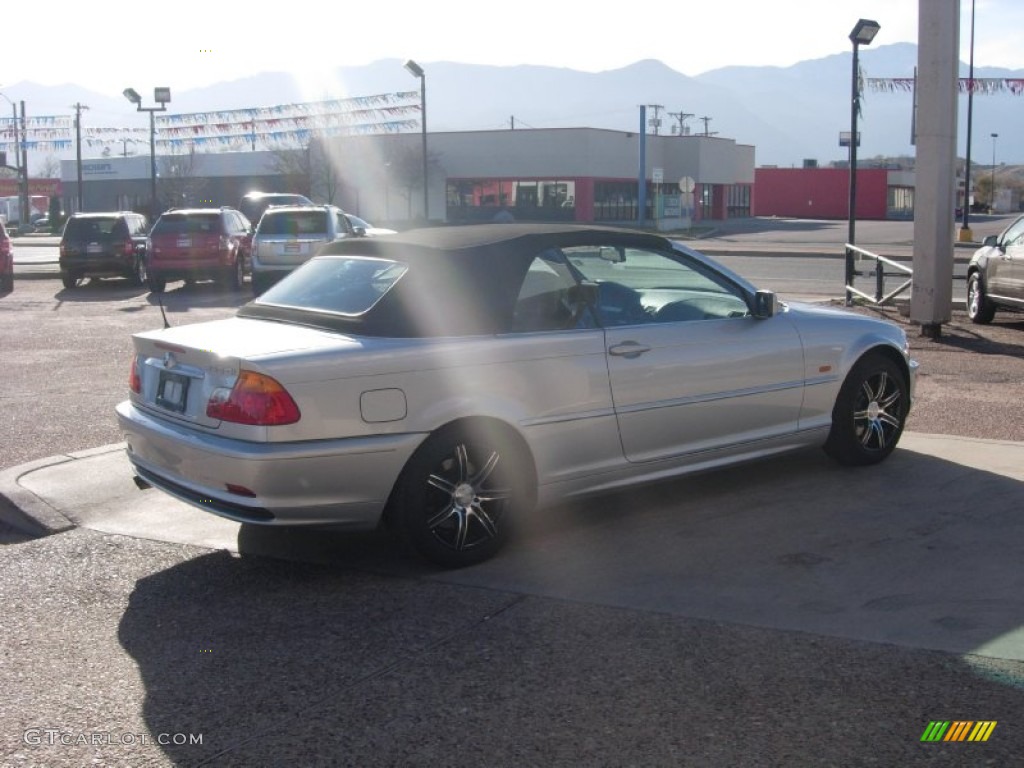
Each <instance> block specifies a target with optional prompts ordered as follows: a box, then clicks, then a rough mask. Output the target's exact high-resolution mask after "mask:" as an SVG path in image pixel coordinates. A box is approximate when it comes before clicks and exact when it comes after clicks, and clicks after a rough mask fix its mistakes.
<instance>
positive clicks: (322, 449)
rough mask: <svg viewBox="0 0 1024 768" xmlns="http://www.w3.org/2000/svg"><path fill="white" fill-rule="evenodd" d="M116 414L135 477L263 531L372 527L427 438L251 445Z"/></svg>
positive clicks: (134, 412) (129, 406) (130, 413)
mask: <svg viewBox="0 0 1024 768" xmlns="http://www.w3.org/2000/svg"><path fill="white" fill-rule="evenodd" d="M116 411H117V418H118V423H119V424H120V427H121V431H122V432H123V433H124V437H125V442H126V443H127V453H128V458H129V460H130V461H131V463H132V465H133V467H134V468H135V470H136V472H137V473H138V475H139V477H141V478H142V479H143V480H145V481H146V482H147V483H149V484H150V485H153V486H154V487H156V488H159V489H160V490H162V491H164V492H165V493H168V494H170V495H171V496H174V497H176V498H178V499H180V500H182V501H185V502H187V503H189V504H191V505H193V506H195V507H198V508H199V509H203V510H205V511H207V512H212V513H214V514H217V515H220V516H221V517H226V518H228V519H231V520H236V521H238V522H244V523H258V524H263V525H327V524H330V525H340V526H346V527H351V528H373V527H375V526H376V525H377V524H378V522H379V521H380V517H381V514H382V513H383V511H384V506H385V504H386V503H387V500H388V497H389V496H390V494H391V489H392V488H393V487H394V484H395V481H396V480H397V478H398V475H399V473H400V472H401V471H402V468H403V467H404V466H405V463H406V461H407V460H408V458H409V457H410V456H411V455H412V452H413V451H414V450H416V448H417V446H418V445H419V444H420V442H421V441H422V440H423V438H424V436H423V435H419V434H401V435H382V436H373V437H360V438H347V439H339V440H319V441H310V442H304V443H249V442H245V441H242V440H234V439H230V438H224V437H219V436H217V435H211V434H208V433H204V432H200V431H198V430H195V429H192V428H186V427H183V426H179V425H177V424H174V423H172V422H169V421H166V420H164V419H158V418H156V417H154V416H152V415H150V414H149V413H147V412H145V411H143V410H141V409H139V408H137V407H136V406H135V405H134V404H133V403H132V402H131V401H127V400H126V401H124V402H122V403H120V404H119V405H118V406H117V408H116ZM229 485H230V486H233V487H235V488H237V489H248V491H250V492H251V493H252V494H253V495H251V496H250V495H247V494H243V493H239V492H237V491H236V492H232V491H229V490H228V486H229Z"/></svg>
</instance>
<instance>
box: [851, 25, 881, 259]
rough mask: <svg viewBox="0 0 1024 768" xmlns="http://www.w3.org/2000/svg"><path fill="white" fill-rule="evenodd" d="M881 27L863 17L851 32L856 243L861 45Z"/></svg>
mask: <svg viewBox="0 0 1024 768" xmlns="http://www.w3.org/2000/svg"><path fill="white" fill-rule="evenodd" d="M879 29H881V27H880V26H879V24H878V22H877V21H871V20H870V19H861V20H860V21H858V22H857V26H855V27H854V28H853V31H852V32H851V33H850V42H852V43H853V81H852V86H851V90H850V233H849V235H850V236H849V243H850V245H854V244H855V243H856V231H857V224H856V222H857V145H858V144H859V143H860V137H859V136H858V135H857V115H858V114H859V113H860V47H861V46H862V45H870V44H871V41H872V40H874V39H875V35H877V34H878V30H879Z"/></svg>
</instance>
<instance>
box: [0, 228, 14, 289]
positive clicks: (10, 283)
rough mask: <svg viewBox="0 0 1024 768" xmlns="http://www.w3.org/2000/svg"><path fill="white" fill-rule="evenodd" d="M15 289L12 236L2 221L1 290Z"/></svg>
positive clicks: (0, 253)
mask: <svg viewBox="0 0 1024 768" xmlns="http://www.w3.org/2000/svg"><path fill="white" fill-rule="evenodd" d="M13 290H14V249H13V248H11V238H10V235H8V234H7V230H6V229H5V228H4V223H3V222H2V221H0V291H4V292H7V291H13Z"/></svg>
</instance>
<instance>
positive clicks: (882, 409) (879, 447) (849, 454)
mask: <svg viewBox="0 0 1024 768" xmlns="http://www.w3.org/2000/svg"><path fill="white" fill-rule="evenodd" d="M909 395H910V392H909V388H908V386H907V378H906V375H905V374H904V373H903V370H902V369H901V368H900V367H899V366H898V365H897V364H896V363H895V362H893V361H892V360H891V359H890V358H888V357H886V356H885V355H883V354H880V353H878V352H869V353H868V354H866V355H865V356H864V357H862V358H861V359H860V360H858V361H857V363H856V365H854V366H853V368H852V369H851V370H850V373H849V375H848V376H847V377H846V381H844V382H843V386H842V387H841V388H840V390H839V396H838V397H836V404H835V406H834V408H833V409H832V430H831V431H830V432H829V435H828V439H827V440H826V441H825V446H824V447H825V453H827V454H828V455H829V456H831V457H832V458H833V459H835V460H836V461H838V462H839V463H840V464H845V465H847V466H867V465H869V464H877V463H878V462H880V461H883V460H884V459H886V458H887V457H888V456H889V454H890V453H892V452H893V450H894V449H895V448H896V443H898V442H899V439H900V435H902V434H903V426H904V424H905V423H906V420H907V413H908V410H909V407H910V397H909Z"/></svg>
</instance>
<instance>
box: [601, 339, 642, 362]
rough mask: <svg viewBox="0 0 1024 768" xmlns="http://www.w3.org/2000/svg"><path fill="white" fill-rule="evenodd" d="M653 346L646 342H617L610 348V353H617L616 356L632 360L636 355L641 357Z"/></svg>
mask: <svg viewBox="0 0 1024 768" xmlns="http://www.w3.org/2000/svg"><path fill="white" fill-rule="evenodd" d="M650 351H651V348H650V347H648V346H647V345H646V344H640V343H639V342H636V341H624V342H622V343H621V344H616V345H615V346H614V347H609V348H608V354H609V355H615V357H624V358H626V359H627V360H632V359H633V358H635V357H640V355H642V354H643V353H644V352H650Z"/></svg>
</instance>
